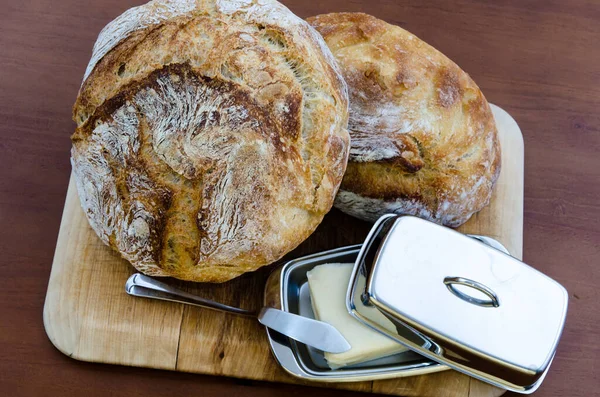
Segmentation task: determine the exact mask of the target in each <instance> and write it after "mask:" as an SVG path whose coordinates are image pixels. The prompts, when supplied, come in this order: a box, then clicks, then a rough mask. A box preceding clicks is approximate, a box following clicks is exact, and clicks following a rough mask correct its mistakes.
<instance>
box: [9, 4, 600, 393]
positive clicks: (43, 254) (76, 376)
mask: <svg viewBox="0 0 600 397" xmlns="http://www.w3.org/2000/svg"><path fill="white" fill-rule="evenodd" d="M0 3H1V7H0V10H1V11H0V226H1V227H0V253H1V255H0V395H2V396H79V395H85V396H87V397H92V396H127V397H133V396H143V397H149V396H158V395H161V396H165V395H173V396H174V395H190V396H191V395H202V396H213V395H214V396H222V395H227V396H231V395H248V396H275V395H280V394H282V393H286V394H288V395H290V396H293V395H297V396H300V395H304V394H305V393H310V394H311V395H313V396H316V395H323V396H324V395H329V396H331V395H339V396H342V395H344V396H346V395H348V394H350V393H347V392H342V391H333V390H321V389H312V388H311V389H309V388H305V387H293V386H284V385H275V384H268V383H259V382H252V383H250V382H245V381H239V380H233V379H225V378H218V377H208V376H197V375H186V374H180V373H170V372H163V371H153V370H144V369H135V368H124V367H113V366H108V365H96V364H89V363H82V362H76V361H74V360H72V359H69V358H67V357H65V356H63V355H62V354H61V353H59V352H58V351H57V350H55V348H54V347H53V346H52V345H51V344H50V342H49V341H48V339H47V338H46V335H45V333H44V328H43V325H42V307H43V303H44V296H45V294H46V286H47V282H48V276H49V273H50V267H51V263H52V257H53V254H54V246H55V241H56V237H57V233H58V227H59V222H60V218H61V212H62V207H63V202H64V197H65V191H66V187H67V181H68V178H69V172H70V164H69V148H70V141H69V135H70V134H71V132H72V131H73V128H74V124H73V123H72V122H71V106H72V104H73V101H74V100H75V97H76V94H77V90H78V88H79V84H80V83H81V78H82V75H83V72H84V69H85V66H86V64H87V61H88V59H89V56H90V54H91V49H92V45H93V43H94V41H95V39H96V36H97V34H98V32H99V31H100V29H101V28H102V27H103V26H104V25H105V24H106V23H107V22H108V21H109V20H111V19H112V18H114V17H116V16H117V15H118V14H120V13H121V12H122V11H124V10H125V9H127V8H128V7H130V6H133V5H137V4H140V3H141V2H140V1H136V0H96V1H89V2H88V1H81V0H46V1H44V0H12V1H11V0H1V1H0ZM285 3H286V4H287V5H288V6H289V7H290V8H291V9H292V10H293V11H295V12H296V13H297V14H299V15H300V16H302V17H306V16H310V15H315V14H319V13H324V12H331V11H363V12H367V13H371V14H373V15H376V16H378V17H380V18H383V19H385V20H387V21H389V22H391V23H395V24H398V25H400V26H402V27H404V28H406V29H408V30H410V31H411V32H413V33H415V34H417V35H418V36H419V37H421V38H422V39H424V40H425V41H427V42H428V43H430V44H432V45H433V46H435V47H437V48H438V49H440V50H441V51H443V52H444V53H445V54H446V55H448V56H449V57H450V58H452V59H453V60H454V61H456V62H457V63H458V64H459V65H460V66H461V67H462V68H463V69H465V70H466V71H467V72H469V73H470V74H471V76H472V77H473V78H474V79H475V81H476V82H477V83H478V84H479V86H480V87H481V88H482V89H483V91H484V93H485V94H486V96H487V98H488V99H489V100H490V101H491V102H493V103H496V104H498V105H500V106H502V107H503V108H504V109H506V110H508V111H509V112H510V113H511V114H512V115H513V116H514V117H515V119H516V120H517V121H518V123H519V124H520V126H521V129H522V130H523V134H524V136H525V163H526V169H525V242H524V250H525V261H526V262H529V263H531V264H534V265H535V266H536V267H537V268H538V269H540V270H541V271H543V272H545V273H547V274H548V275H550V276H551V277H553V278H555V279H557V280H558V281H559V282H561V283H562V284H563V285H565V286H566V288H567V289H568V291H569V293H570V305H569V314H568V318H567V324H566V328H565V331H564V336H563V338H562V341H561V343H560V346H559V348H558V353H557V355H556V359H555V360H554V363H553V365H552V368H551V370H550V374H549V375H548V377H547V379H546V381H545V382H544V384H543V385H542V387H541V388H540V389H539V391H538V392H537V393H536V396H540V397H541V396H582V397H589V396H593V395H600V394H599V393H600V392H599V391H598V389H600V375H599V374H600V358H599V356H600V342H599V339H600V292H599V291H600V270H599V267H600V263H599V262H600V261H599V259H598V258H599V256H600V246H599V243H600V225H599V221H600V204H599V202H600V200H599V198H600V2H598V1H596V2H594V1H585V0H573V1H569V2H566V1H564V0H537V1H525V0H504V1H495V2H494V1H474V0H473V1H464V0H455V1H441V0H440V1H429V2H424V1H421V0H404V1H394V0H362V1H361V0H329V1H326V0H323V1H319V2H317V1H314V2H313V1H306V0H287V1H285ZM318 3H320V4H322V5H318ZM357 395H358V394H357Z"/></svg>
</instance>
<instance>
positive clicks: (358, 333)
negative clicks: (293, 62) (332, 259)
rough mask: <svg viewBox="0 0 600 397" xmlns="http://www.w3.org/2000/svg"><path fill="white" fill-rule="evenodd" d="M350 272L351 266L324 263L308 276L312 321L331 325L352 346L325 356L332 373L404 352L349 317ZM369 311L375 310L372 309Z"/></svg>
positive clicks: (396, 345)
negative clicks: (313, 317) (347, 299)
mask: <svg viewBox="0 0 600 397" xmlns="http://www.w3.org/2000/svg"><path fill="white" fill-rule="evenodd" d="M352 268H353V264H352V263H327V264H324V265H319V266H317V267H315V268H314V269H312V270H311V271H309V272H308V273H307V276H308V286H309V289H310V298H311V303H312V308H313V311H314V313H315V317H316V318H317V319H318V320H320V321H325V322H326V323H329V324H331V325H333V326H334V327H335V328H336V329H337V330H338V331H340V332H341V334H342V335H343V336H344V338H346V340H347V341H348V343H350V345H351V346H352V348H351V349H350V350H348V351H347V352H344V353H325V360H327V365H329V367H330V368H332V369H336V368H340V367H344V366H348V365H353V364H358V363H362V362H366V361H370V360H374V359H377V358H381V357H386V356H390V355H392V354H396V353H399V352H402V351H406V350H407V349H406V348H405V347H404V346H402V345H401V344H399V343H397V342H394V341H393V340H391V339H390V338H388V337H386V336H383V335H381V334H380V333H378V332H377V331H374V330H372V329H371V328H369V327H367V326H366V325H364V324H362V323H360V322H359V321H358V320H357V319H355V318H354V317H352V316H351V315H350V313H348V311H347V310H346V291H347V289H348V283H349V282H350V277H351V274H352ZM372 310H375V311H376V310H377V309H375V308H372ZM386 320H387V319H386ZM387 321H389V320H387Z"/></svg>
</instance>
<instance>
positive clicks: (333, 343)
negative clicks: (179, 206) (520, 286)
mask: <svg viewBox="0 0 600 397" xmlns="http://www.w3.org/2000/svg"><path fill="white" fill-rule="evenodd" d="M125 291H126V292H127V293H128V294H129V295H132V296H138V297H142V298H151V299H159V300H164V301H170V302H177V303H184V304H187V305H194V306H201V307H204V308H207V309H213V310H219V311H222V312H226V313H232V314H239V315H242V316H248V317H254V318H256V319H258V321H259V322H260V323H261V324H263V325H264V326H266V327H269V328H271V329H272V330H275V331H277V332H279V333H281V334H283V335H286V336H287V337H289V338H291V339H294V340H296V341H298V342H301V343H304V344H306V345H309V346H312V347H315V348H317V349H319V350H323V351H325V352H330V353H343V352H345V351H348V350H350V348H351V346H350V344H349V343H348V341H347V340H346V339H345V338H344V337H343V336H342V334H341V333H340V332H339V331H338V330H337V329H336V328H335V327H333V326H332V325H330V324H327V323H325V322H323V321H318V320H314V319H311V318H307V317H302V316H299V315H297V314H293V313H289V312H285V311H283V310H279V309H275V308H271V307H263V308H262V309H261V310H260V311H259V312H258V313H256V312H253V311H249V310H245V309H241V308H238V307H233V306H228V305H224V304H222V303H219V302H215V301H212V300H210V299H205V298H201V297H199V296H196V295H193V294H190V293H188V292H185V291H182V290H180V289H177V288H175V287H172V286H170V285H167V284H165V283H162V282H160V281H157V280H155V279H153V278H151V277H148V276H145V275H143V274H141V273H135V274H133V275H132V276H131V277H129V279H128V280H127V283H125Z"/></svg>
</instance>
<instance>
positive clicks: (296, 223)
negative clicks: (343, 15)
mask: <svg viewBox="0 0 600 397" xmlns="http://www.w3.org/2000/svg"><path fill="white" fill-rule="evenodd" d="M73 115H74V120H75V121H76V123H77V129H76V131H75V133H74V135H73V137H72V141H73V149H72V164H73V169H74V172H75V176H76V181H77V187H78V191H79V195H80V199H81V204H82V206H83V209H84V211H85V213H86V215H87V217H88V220H89V222H90V224H91V226H92V227H93V229H94V230H95V231H96V233H97V234H98V236H99V237H100V238H101V239H102V241H104V242H105V243H106V244H108V245H110V246H111V247H112V248H114V249H115V250H116V251H118V252H119V253H120V254H121V255H122V256H123V257H124V258H125V259H127V260H128V261H130V262H131V263H132V264H133V265H134V266H135V267H136V268H137V269H138V270H140V271H142V272H144V273H146V274H150V275H155V276H173V277H177V278H180V279H185V280H194V281H205V282H223V281H226V280H229V279H231V278H234V277H236V276H238V275H240V274H242V273H244V272H247V271H252V270H255V269H257V268H258V267H260V266H263V265H266V264H269V263H272V262H274V261H276V260H278V259H279V258H281V257H282V256H283V255H285V254H286V253H287V252H289V251H291V250H292V249H293V248H295V247H296V246H297V245H298V244H299V243H300V242H302V241H303V240H304V239H306V238H307V237H308V236H309V235H310V234H311V233H312V232H313V231H314V229H315V228H316V227H317V225H318V224H319V223H320V222H321V220H322V218H323V216H324V214H325V213H327V212H328V211H329V210H330V208H331V206H332V204H333V198H334V196H335V194H336V192H337V190H338V187H339V185H340V182H341V180H342V176H343V173H344V170H345V167H346V162H347V156H348V150H349V136H348V132H347V129H346V127H347V119H348V98H347V91H346V86H345V83H344V81H343V79H342V78H341V76H340V74H339V73H338V71H337V66H336V64H335V61H334V60H333V58H332V56H331V53H330V52H329V50H328V49H327V47H326V45H325V43H324V42H323V40H322V38H321V37H320V36H319V35H318V34H317V33H316V32H315V31H314V29H312V28H311V27H310V26H309V25H308V24H307V23H306V22H304V21H302V20H301V19H299V18H298V17H296V16H295V15H293V14H292V13H291V12H290V11H289V10H288V9H287V8H285V7H284V6H282V5H281V4H279V3H278V2H276V1H272V0H198V1H189V0H170V1H166V0H162V1H153V2H150V3H148V4H146V5H143V6H140V7H136V8H134V9H131V10H129V11H127V12H126V13H124V14H123V15H122V16H120V17H119V18H117V19H116V20H114V21H113V22H111V23H110V24H109V25H107V27H106V28H105V29H104V30H103V31H102V33H101V34H100V36H99V38H98V41H97V43H96V46H95V47H94V54H93V56H92V59H91V61H90V65H89V67H88V70H87V71H86V75H85V78H84V81H83V84H82V87H81V90H80V92H79V96H78V98H77V101H76V103H75V106H74V109H73Z"/></svg>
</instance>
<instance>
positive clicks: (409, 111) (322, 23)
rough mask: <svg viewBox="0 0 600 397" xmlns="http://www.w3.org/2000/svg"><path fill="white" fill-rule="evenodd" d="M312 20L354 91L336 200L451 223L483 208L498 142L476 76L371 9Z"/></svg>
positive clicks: (369, 214)
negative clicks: (345, 165)
mask: <svg viewBox="0 0 600 397" xmlns="http://www.w3.org/2000/svg"><path fill="white" fill-rule="evenodd" d="M308 21H309V23H310V24H312V25H313V26H314V27H315V28H316V29H317V30H318V31H319V32H320V33H321V34H322V35H323V37H324V38H325V41H326V42H327V44H328V46H329V48H330V49H331V51H332V52H333V54H334V56H335V58H336V59H337V61H338V65H339V66H340V69H341V70H342V73H343V75H344V78H345V80H346V83H347V84H348V90H349V95H350V120H349V125H348V128H349V130H350V136H351V149H350V159H349V163H348V169H347V171H346V175H345V176H344V180H343V182H342V186H341V188H340V192H339V194H338V196H337V198H336V202H335V206H336V207H337V208H339V209H341V210H342V211H344V212H347V213H349V214H350V215H353V216H356V217H358V218H362V219H365V220H370V221H374V220H376V219H377V218H379V217H380V216H381V215H382V214H385V213H399V214H410V215H416V216H419V217H422V218H426V219H429V220H432V221H435V222H438V223H441V224H444V225H447V226H452V227H456V226H459V225H461V224H462V223H464V222H466V221H467V220H468V219H469V218H470V217H471V215H472V214H473V213H474V212H476V211H479V210H480V209H482V208H483V207H484V206H486V205H487V204H488V202H489V200H490V197H491V194H492V189H493V187H494V184H495V182H496V179H497V178H498V175H499V172H500V146H499V142H498V137H497V131H496V125H495V122H494V118H493V115H492V112H491V110H490V107H489V105H488V103H487V101H486V99H485V97H484V96H483V94H482V93H481V91H480V90H479V88H478V87H477V85H476V84H475V83H474V82H473V80H472V79H471V78H470V77H469V76H468V75H467V74H466V73H465V72H463V71H462V70H461V69H460V68H459V67H458V66H456V64H454V63H453V62H452V61H451V60H449V59H448V58H447V57H445V56H444V55H443V54H442V53H440V52H439V51H437V50H436V49H434V48H433V47H431V46H429V45H428V44H426V43H424V42H423V41H421V40H419V39H418V38H417V37H416V36H414V35H412V34H410V33H409V32H407V31H405V30H404V29H402V28H400V27H398V26H393V25H390V24H388V23H386V22H384V21H381V20H379V19H377V18H375V17H372V16H370V15H366V14H354V13H337V14H327V15H319V16H317V17H313V18H309V19H308Z"/></svg>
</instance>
